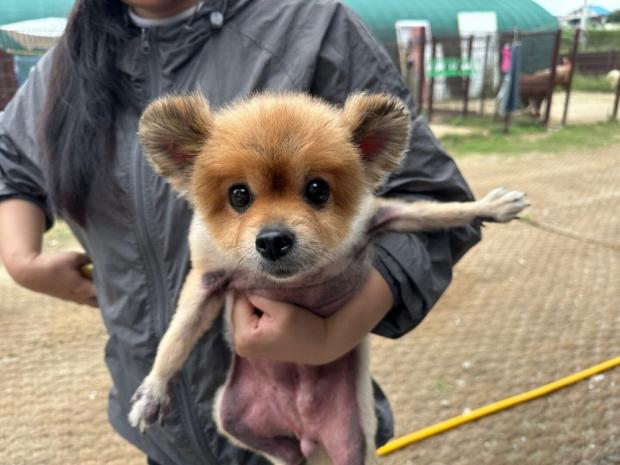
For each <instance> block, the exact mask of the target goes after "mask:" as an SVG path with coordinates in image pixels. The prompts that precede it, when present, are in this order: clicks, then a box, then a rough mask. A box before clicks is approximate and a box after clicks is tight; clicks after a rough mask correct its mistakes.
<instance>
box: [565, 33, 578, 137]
mask: <svg viewBox="0 0 620 465" xmlns="http://www.w3.org/2000/svg"><path fill="white" fill-rule="evenodd" d="M580 35H581V29H579V28H577V29H576V30H575V37H574V38H573V50H572V51H571V55H570V62H571V68H570V74H569V75H568V84H567V85H566V99H565V100H564V114H563V115H562V126H566V117H567V116H568V101H569V100H570V93H571V90H572V88H573V74H575V68H577V50H578V48H579V36H580Z"/></svg>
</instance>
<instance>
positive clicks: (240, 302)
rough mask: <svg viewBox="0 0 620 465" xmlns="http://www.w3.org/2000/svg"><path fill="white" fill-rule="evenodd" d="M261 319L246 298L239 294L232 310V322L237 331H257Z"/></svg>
mask: <svg viewBox="0 0 620 465" xmlns="http://www.w3.org/2000/svg"><path fill="white" fill-rule="evenodd" d="M259 319H260V317H259V315H257V314H256V312H255V310H254V307H253V306H252V304H251V303H250V301H249V300H248V299H247V297H246V296H244V295H240V294H237V295H236V296H235V302H234V304H233V309H232V320H233V327H234V329H235V331H241V330H246V329H249V328H251V329H255V328H257V327H258V321H259Z"/></svg>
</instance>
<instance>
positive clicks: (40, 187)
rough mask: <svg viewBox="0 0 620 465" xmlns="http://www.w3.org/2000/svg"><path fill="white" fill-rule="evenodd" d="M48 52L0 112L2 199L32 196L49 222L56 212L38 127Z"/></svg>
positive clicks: (47, 64) (44, 90) (45, 89)
mask: <svg viewBox="0 0 620 465" xmlns="http://www.w3.org/2000/svg"><path fill="white" fill-rule="evenodd" d="M49 58H50V54H49V53H48V54H47V55H46V56H45V57H43V58H41V59H40V60H39V62H38V63H37V65H36V66H35V67H34V68H33V69H32V71H31V72H30V75H29V77H28V79H27V81H26V82H25V83H24V84H23V85H22V86H21V87H20V89H19V90H18V91H17V93H16V94H15V96H14V97H13V99H12V100H11V101H10V102H9V104H8V105H7V106H6V108H5V109H4V111H3V112H0V201H2V200H7V199H11V198H19V199H24V200H28V201H30V202H33V203H34V204H36V205H38V206H39V207H40V208H41V210H42V211H43V213H44V214H45V219H46V226H47V228H48V229H49V228H50V227H51V226H52V224H53V214H52V209H51V208H50V205H49V201H48V196H47V194H46V190H45V182H44V178H43V174H42V171H41V167H40V163H39V161H40V159H41V148H40V145H39V141H38V136H37V131H38V128H39V124H40V121H39V120H40V115H41V114H42V111H43V106H44V103H45V98H46V94H47V85H46V83H47V79H46V75H47V74H48V73H47V71H48V68H49Z"/></svg>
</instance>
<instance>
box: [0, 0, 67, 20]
mask: <svg viewBox="0 0 620 465" xmlns="http://www.w3.org/2000/svg"><path fill="white" fill-rule="evenodd" d="M0 1H1V2H2V7H1V8H0V24H9V23H16V22H18V21H26V20H28V19H39V18H48V17H56V18H66V17H67V16H68V15H69V11H71V7H72V6H73V3H74V0H0Z"/></svg>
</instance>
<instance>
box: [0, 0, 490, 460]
mask: <svg viewBox="0 0 620 465" xmlns="http://www.w3.org/2000/svg"><path fill="white" fill-rule="evenodd" d="M213 11H220V12H222V13H223V15H224V23H223V26H222V27H221V28H218V27H214V26H213V25H212V24H211V21H210V13H211V12H213ZM127 27H129V28H132V30H133V32H134V35H133V39H132V40H130V41H129V42H128V43H127V44H126V46H125V47H123V51H122V55H121V57H120V59H119V61H118V66H119V67H120V69H121V70H122V71H123V72H125V73H127V74H128V75H129V76H130V77H131V82H132V84H133V90H134V92H133V95H134V96H135V98H136V99H138V102H137V103H138V104H139V107H142V108H144V107H145V106H146V105H147V103H148V102H150V101H151V100H153V99H155V98H156V97H158V96H160V95H162V94H163V93H184V92H189V91H192V90H194V89H196V88H198V89H200V90H201V91H202V92H203V93H204V95H205V96H206V97H207V98H208V100H209V101H210V102H211V103H212V105H213V107H215V108H217V107H220V106H222V105H225V104H226V103H228V102H230V101H231V100H233V99H235V98H237V97H239V96H243V95H247V94H248V93H250V92H253V91H256V90H260V89H267V88H268V89H276V90H279V89H286V90H302V91H307V92H310V93H312V94H314V95H317V96H319V97H321V98H323V99H326V100H329V101H331V102H334V103H336V104H340V103H342V102H343V101H344V99H345V98H346V96H347V95H348V94H350V93H351V92H353V91H356V90H365V91H371V92H375V91H376V92H389V93H392V94H395V95H397V96H399V97H400V98H401V99H403V100H404V101H406V102H408V104H409V106H410V107H411V109H412V115H413V116H412V119H413V132H412V137H411V150H410V151H409V154H408V157H407V159H406V161H405V163H404V164H403V166H402V168H401V169H400V170H399V171H398V172H397V173H395V174H394V175H393V176H392V177H391V178H390V179H389V180H388V182H387V183H386V184H385V186H384V188H383V189H382V192H380V193H381V194H382V195H387V196H400V197H405V198H408V199H411V200H415V199H419V198H430V199H436V200H441V201H447V200H459V201H464V200H471V199H472V195H471V193H470V191H469V189H468V187H467V185H466V183H465V181H464V180H463V178H462V177H461V175H460V173H459V172H458V170H457V168H456V166H455V164H454V163H453V161H452V160H451V159H450V158H449V157H448V156H447V155H446V153H445V152H444V151H443V150H442V148H441V147H440V146H439V144H438V142H437V140H436V139H435V138H434V137H433V135H432V134H431V132H430V131H429V128H428V126H427V123H426V122H425V121H424V120H423V119H422V118H419V117H417V116H415V112H414V111H413V102H412V100H411V96H410V94H409V92H408V90H407V89H406V87H405V86H404V84H403V82H402V81H401V79H400V76H399V73H398V71H397V70H396V69H395V67H394V65H393V64H392V62H391V60H390V58H389V57H388V55H387V54H386V52H385V51H384V50H383V48H382V47H381V46H380V45H379V44H378V43H377V42H376V41H375V39H374V38H373V37H372V36H371V34H370V33H369V31H368V30H367V29H366V27H365V26H364V25H363V24H362V23H361V21H360V20H359V18H357V17H356V16H355V15H354V14H353V13H351V11H350V10H348V9H347V8H346V7H344V6H343V5H341V4H340V3H337V2H336V1H333V0H312V1H308V0H260V1H259V0H255V1H251V0H228V1H206V2H205V3H204V5H203V6H202V8H201V9H200V10H199V11H198V12H197V14H196V15H195V17H193V18H192V19H190V20H187V21H185V22H184V24H177V25H172V26H163V27H156V28H149V29H147V30H140V29H139V28H136V27H135V26H133V25H132V24H131V23H130V22H129V21H128V22H127ZM49 75H50V57H49V54H48V55H47V56H45V57H44V58H43V59H42V60H40V62H39V63H38V65H37V67H36V68H35V69H34V70H33V72H32V73H31V75H30V77H29V79H28V81H27V83H26V84H25V85H24V86H22V88H21V89H20V90H19V92H18V93H17V95H16V96H15V97H14V98H13V100H12V101H11V103H10V104H9V105H8V107H7V108H6V110H5V111H4V113H3V114H1V116H0V199H6V198H16V197H17V198H23V199H27V200H30V201H32V202H34V203H36V204H37V205H39V206H40V207H41V208H42V209H43V211H44V212H45V214H46V217H47V218H48V222H49V224H50V225H51V223H52V218H53V215H52V211H51V209H50V206H49V204H48V201H47V197H46V194H45V182H44V176H43V175H42V173H41V170H40V169H39V159H40V156H41V149H40V147H39V146H38V144H37V137H36V128H37V118H38V116H39V115H40V114H41V113H42V107H43V104H44V101H45V95H46V87H47V82H48V80H49ZM128 107H129V105H128ZM138 118H139V115H138V114H137V113H136V112H135V111H131V110H128V109H123V110H121V111H120V113H119V117H118V121H117V124H116V131H117V147H116V157H115V159H114V161H113V163H112V164H111V165H112V167H111V168H110V170H109V171H107V172H102V173H101V175H99V176H96V177H95V178H94V179H93V184H92V189H91V194H90V197H89V199H88V204H87V212H88V213H87V214H88V218H87V230H83V229H81V228H79V227H78V226H76V225H75V224H72V223H71V222H69V224H70V226H71V227H72V229H73V231H74V233H75V235H76V237H77V238H78V239H79V241H80V242H81V244H82V245H83V246H84V248H85V250H86V252H87V253H88V255H89V256H90V257H91V258H92V260H93V262H94V265H95V276H94V279H95V281H96V286H97V293H98V300H99V304H100V307H101V312H102V315H103V319H104V322H105V325H106V328H107V331H108V333H109V341H108V343H107V346H106V353H105V358H106V362H107V364H108V367H109V371H110V374H111V376H112V379H113V382H114V387H113V388H112V390H111V393H110V399H109V418H110V421H111V423H112V425H113V426H114V427H115V428H116V430H117V431H118V432H119V433H120V434H121V435H122V436H124V437H125V438H126V439H128V440H129V441H130V442H132V443H134V444H135V445H136V446H137V447H139V448H140V449H142V450H143V451H144V452H145V453H147V454H148V455H150V456H151V457H152V458H154V459H155V460H157V461H159V462H160V463H162V465H205V464H211V465H215V464H231V465H233V464H239V465H241V464H259V463H264V462H263V460H262V459H259V458H257V457H255V456H252V455H251V454H249V453H246V452H242V451H239V450H238V449H235V448H233V447H232V446H230V445H229V444H228V442H227V441H226V440H225V439H223V438H222V437H220V436H219V435H218V434H217V432H216V428H215V426H214V424H213V422H212V419H211V400H212V398H213V395H214V393H215V390H216V388H217V387H218V386H219V385H220V384H222V382H223V381H224V377H225V372H226V369H227V366H228V363H229V360H230V353H229V350H228V348H227V346H226V344H225V343H224V342H223V339H222V334H221V322H220V323H218V324H217V325H216V327H215V328H214V329H212V330H211V331H209V332H208V333H207V334H205V335H204V337H203V338H202V339H201V340H200V342H199V344H198V345H197V346H196V347H195V349H194V350H193V352H192V354H191V356H190V358H189V360H188V362H187V363H186V365H185V368H184V370H183V372H182V375H181V376H180V379H179V381H178V383H177V384H176V387H175V390H174V393H173V409H172V412H171V413H170V414H169V416H168V417H167V418H166V421H165V424H164V425H163V426H162V427H159V426H155V427H153V428H151V429H150V430H149V431H148V432H147V433H146V434H144V435H141V434H140V433H139V432H138V431H137V430H135V429H133V428H131V427H130V426H129V424H128V423H127V420H126V417H127V412H128V406H129V399H130V398H131V395H132V394H133V392H134V391H135V389H136V388H137V386H138V385H139V384H140V382H141V381H142V379H143V378H144V377H145V376H146V374H147V373H148V371H149V369H150V367H151V364H152V361H153V357H154V355H155V350H156V348H157V344H158V341H159V339H160V338H161V336H162V334H163V333H164V331H165V330H166V327H167V325H168V322H169V321H170V318H171V315H172V313H173V311H174V308H175V302H176V301H177V297H178V295H179V290H180V289H181V285H182V283H183V280H184V278H185V275H186V273H187V272H188V268H189V260H188V244H187V240H186V235H187V231H188V225H189V222H190V218H191V212H190V211H189V209H188V206H187V205H186V203H185V202H184V201H183V200H182V199H180V198H179V197H178V196H176V195H175V194H174V193H173V192H172V191H171V189H170V187H169V186H168V184H167V183H166V182H165V181H164V180H163V179H162V178H160V177H158V176H157V175H156V174H154V172H153V171H152V170H151V168H150V166H149V165H148V164H147V163H146V162H145V160H144V158H143V156H142V152H141V150H140V147H139V145H138V140H137V138H136V130H137V122H138ZM478 240H479V230H477V229H476V228H474V227H467V228H458V229H452V230H450V231H445V232H436V233H432V234H430V233H429V234H398V233H392V234H385V235H384V236H382V237H381V238H379V239H378V240H377V241H376V244H375V251H376V259H375V266H376V267H377V268H378V270H379V271H380V272H381V274H382V275H383V276H384V277H385V279H386V280H387V282H388V283H389V285H390V287H391V289H392V291H393V294H394V299H395V302H396V303H395V305H394V307H393V309H392V310H391V311H390V312H389V314H388V315H387V316H386V318H385V319H384V320H383V321H382V322H381V323H380V324H379V325H378V326H377V328H376V329H375V333H377V334H380V335H383V336H387V337H392V338H394V337H399V336H401V335H402V334H404V333H406V332H407V331H409V330H411V329H412V328H413V327H415V326H416V325H417V324H418V323H419V322H420V321H421V320H422V319H423V318H424V316H425V315H426V313H427V312H428V310H429V309H430V308H431V306H432V305H433V304H434V303H435V301H436V300H437V299H438V298H439V296H440V295H441V293H442V292H443V291H444V290H445V288H446V287H447V286H448V284H449V282H450V279H451V270H452V266H453V264H454V263H455V262H456V261H457V260H458V259H459V258H460V257H461V256H462V255H463V254H464V253H465V252H466V251H467V250H468V249H469V248H470V247H471V246H472V245H473V244H475V243H476V242H477V241H478ZM399 369H406V367H400V368H399Z"/></svg>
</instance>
